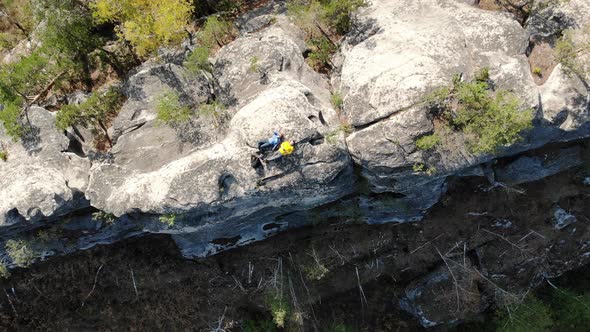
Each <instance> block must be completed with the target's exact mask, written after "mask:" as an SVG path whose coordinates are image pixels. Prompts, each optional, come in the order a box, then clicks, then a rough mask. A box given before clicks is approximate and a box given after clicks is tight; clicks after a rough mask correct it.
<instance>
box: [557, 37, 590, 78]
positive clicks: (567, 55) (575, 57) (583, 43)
mask: <svg viewBox="0 0 590 332" xmlns="http://www.w3.org/2000/svg"><path fill="white" fill-rule="evenodd" d="M582 31H583V32H579V34H578V36H577V37H576V36H575V35H574V34H575V32H576V31H575V30H566V31H564V33H563V36H562V37H561V38H560V39H559V40H558V41H557V43H556V44H555V50H554V53H555V58H556V60H557V61H559V62H560V63H561V65H562V68H563V70H564V72H565V73H566V74H568V75H575V76H578V77H579V78H581V79H582V80H588V77H587V75H589V74H590V63H588V61H584V60H583V58H584V57H583V56H581V55H586V57H587V56H588V55H590V25H588V26H586V27H584V28H583V30H582Z"/></svg>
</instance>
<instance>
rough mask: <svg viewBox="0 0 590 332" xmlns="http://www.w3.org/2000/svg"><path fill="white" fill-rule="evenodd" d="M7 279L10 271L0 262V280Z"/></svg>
mask: <svg viewBox="0 0 590 332" xmlns="http://www.w3.org/2000/svg"><path fill="white" fill-rule="evenodd" d="M9 277H10V271H9V270H8V268H7V267H6V265H4V263H3V262H0V279H8V278H9Z"/></svg>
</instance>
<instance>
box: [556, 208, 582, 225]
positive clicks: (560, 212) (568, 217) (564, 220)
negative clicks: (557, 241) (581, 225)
mask: <svg viewBox="0 0 590 332" xmlns="http://www.w3.org/2000/svg"><path fill="white" fill-rule="evenodd" d="M576 221H577V218H576V216H574V215H573V214H571V213H568V212H567V211H566V210H564V209H563V208H562V207H560V206H559V205H556V206H555V207H554V208H553V227H555V229H564V228H566V227H567V226H569V225H571V224H573V223H575V222H576Z"/></svg>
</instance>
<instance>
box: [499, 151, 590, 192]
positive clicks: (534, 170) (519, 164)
mask: <svg viewBox="0 0 590 332" xmlns="http://www.w3.org/2000/svg"><path fill="white" fill-rule="evenodd" d="M582 154H583V151H582V149H580V148H579V147H573V148H567V149H563V150H560V151H557V152H555V153H550V154H545V155H544V156H533V157H529V156H523V157H520V158H518V159H517V160H515V161H514V162H512V163H510V164H509V165H507V166H505V167H502V168H499V169H497V170H496V180H497V181H499V182H503V183H506V184H519V183H524V182H532V181H537V180H540V179H543V178H546V177H548V176H551V175H554V174H557V173H559V172H563V171H565V170H567V169H570V168H574V167H577V166H580V165H582V164H583V163H584V161H583V156H582Z"/></svg>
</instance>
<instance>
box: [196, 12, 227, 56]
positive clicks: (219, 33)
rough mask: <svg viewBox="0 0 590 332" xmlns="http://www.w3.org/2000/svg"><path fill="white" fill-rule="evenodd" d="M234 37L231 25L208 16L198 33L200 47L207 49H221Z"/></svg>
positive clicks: (215, 17)
mask: <svg viewBox="0 0 590 332" xmlns="http://www.w3.org/2000/svg"><path fill="white" fill-rule="evenodd" d="M233 36H234V32H233V25H232V24H231V23H230V22H228V21H225V20H223V19H219V18H218V17H217V16H209V17H208V18H207V21H205V24H204V25H203V28H202V29H201V30H200V31H199V33H198V39H199V41H200V42H201V45H202V46H204V47H207V48H208V49H214V48H215V47H223V45H225V44H227V43H228V42H229V41H230V40H231V39H232V38H233Z"/></svg>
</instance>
